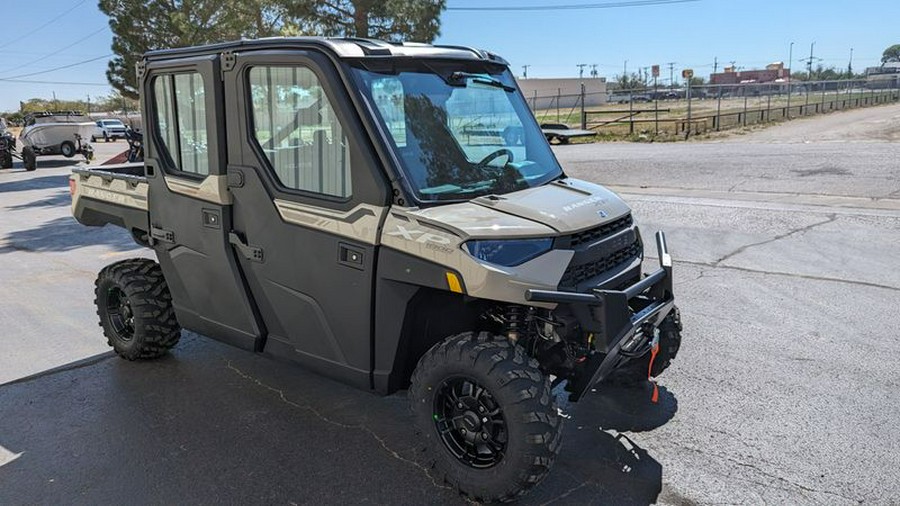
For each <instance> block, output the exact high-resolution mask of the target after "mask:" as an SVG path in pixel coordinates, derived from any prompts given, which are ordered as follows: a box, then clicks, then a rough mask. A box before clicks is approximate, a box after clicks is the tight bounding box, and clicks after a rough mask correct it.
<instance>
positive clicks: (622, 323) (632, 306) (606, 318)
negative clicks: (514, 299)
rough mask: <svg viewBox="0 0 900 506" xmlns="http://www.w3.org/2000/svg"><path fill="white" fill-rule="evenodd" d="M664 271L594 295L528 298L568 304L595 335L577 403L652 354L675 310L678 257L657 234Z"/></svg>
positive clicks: (575, 386)
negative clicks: (636, 360) (610, 377)
mask: <svg viewBox="0 0 900 506" xmlns="http://www.w3.org/2000/svg"><path fill="white" fill-rule="evenodd" d="M656 248H657V252H658V255H659V269H657V270H656V271H654V272H652V273H650V274H648V275H647V276H645V277H644V278H643V279H641V280H640V281H638V282H636V283H634V284H632V285H631V286H628V287H626V288H625V289H623V290H601V289H599V288H594V289H593V290H591V293H574V292H558V291H552V290H527V291H526V292H525V299H526V300H528V301H533V302H549V303H556V304H564V305H567V306H568V307H569V308H570V309H571V311H572V313H573V314H574V315H575V317H576V318H577V319H578V322H579V324H580V325H581V328H582V330H583V331H584V332H588V333H591V334H593V336H594V339H593V343H594V351H595V353H593V354H592V355H591V356H590V357H588V360H587V361H586V363H585V364H584V368H583V369H582V370H581V371H580V372H579V374H577V375H576V377H575V378H573V379H572V380H570V382H569V391H570V392H572V395H571V400H573V401H575V400H578V399H579V398H580V397H581V396H582V395H584V393H585V392H587V391H588V389H590V388H591V387H592V386H594V385H595V384H597V383H598V382H600V381H602V380H603V379H604V378H606V377H607V376H608V375H609V373H610V372H612V371H613V370H614V369H615V368H616V367H617V366H619V365H621V364H623V363H624V362H627V361H628V359H629V358H630V357H635V356H641V355H643V354H644V353H645V352H646V351H648V350H649V348H650V345H651V342H652V340H653V339H654V336H655V333H656V328H657V327H658V326H659V325H660V323H662V321H663V320H664V319H665V318H666V316H668V315H669V313H670V312H671V311H672V309H673V308H674V307H675V296H674V294H673V292H672V257H671V256H670V255H669V251H668V247H667V245H666V236H665V234H663V233H662V232H657V233H656Z"/></svg>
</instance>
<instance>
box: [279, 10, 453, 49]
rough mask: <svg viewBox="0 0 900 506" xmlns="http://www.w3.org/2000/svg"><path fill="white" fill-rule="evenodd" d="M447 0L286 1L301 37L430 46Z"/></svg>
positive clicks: (437, 32) (438, 32) (289, 13)
mask: <svg viewBox="0 0 900 506" xmlns="http://www.w3.org/2000/svg"><path fill="white" fill-rule="evenodd" d="M446 4H447V2H446V0H300V1H290V0H287V1H285V5H286V6H287V9H286V10H287V13H288V15H289V16H290V17H291V20H292V21H293V22H294V23H296V26H297V28H298V29H299V31H300V32H301V33H304V34H307V35H323V36H327V37H369V38H373V39H384V40H391V41H400V40H410V41H416V42H432V41H433V40H434V39H435V38H436V37H437V36H438V35H439V34H440V28H441V22H440V15H441V12H443V10H444V8H445V7H446Z"/></svg>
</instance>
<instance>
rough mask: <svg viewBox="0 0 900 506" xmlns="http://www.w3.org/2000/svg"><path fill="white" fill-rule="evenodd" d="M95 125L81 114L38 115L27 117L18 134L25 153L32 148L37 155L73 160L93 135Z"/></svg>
mask: <svg viewBox="0 0 900 506" xmlns="http://www.w3.org/2000/svg"><path fill="white" fill-rule="evenodd" d="M95 126H96V123H95V122H94V121H92V120H91V118H90V117H88V116H85V115H84V114H81V113H75V112H63V113H37V114H31V115H28V116H26V117H25V128H23V129H22V133H21V134H19V140H21V141H22V145H23V149H24V148H25V147H30V148H31V149H32V150H34V154H35V155H63V156H65V157H69V158H71V157H73V156H75V155H76V154H78V153H80V152H82V150H83V147H84V146H86V145H87V144H88V140H89V139H90V138H91V135H93V133H94V127H95Z"/></svg>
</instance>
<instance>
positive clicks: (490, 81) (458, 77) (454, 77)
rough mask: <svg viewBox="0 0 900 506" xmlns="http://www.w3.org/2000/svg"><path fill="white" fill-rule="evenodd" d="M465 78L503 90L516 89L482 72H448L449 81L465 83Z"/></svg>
mask: <svg viewBox="0 0 900 506" xmlns="http://www.w3.org/2000/svg"><path fill="white" fill-rule="evenodd" d="M465 79H471V80H472V82H473V83H477V84H484V85H487V86H493V87H494V88H500V89H502V90H504V91H516V89H515V88H513V87H512V86H509V85H506V84H503V83H502V82H501V81H500V80H499V79H494V78H492V77H488V76H486V75H484V74H472V73H470V72H454V73H452V74H450V79H449V81H457V82H459V81H463V82H462V84H463V85H465Z"/></svg>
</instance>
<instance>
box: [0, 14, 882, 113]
mask: <svg viewBox="0 0 900 506" xmlns="http://www.w3.org/2000/svg"><path fill="white" fill-rule="evenodd" d="M232 1H238V0H232ZM610 1H613V0H556V1H553V0H448V1H447V5H448V7H449V8H450V9H448V10H447V11H445V12H444V14H443V16H442V18H441V23H442V26H441V35H440V37H439V38H438V40H437V41H436V42H437V43H441V44H459V45H466V46H475V47H480V48H484V49H488V50H490V51H493V52H495V53H497V54H499V55H501V56H503V57H504V58H506V59H507V60H508V61H509V62H510V64H511V67H512V69H513V71H514V72H515V73H516V74H517V75H521V74H522V66H523V65H530V67H529V69H528V75H529V77H575V76H577V75H578V68H577V66H576V65H577V64H579V63H584V64H588V65H591V64H595V65H597V70H598V71H599V73H600V75H601V76H606V77H609V78H612V77H614V76H615V75H617V74H621V73H622V72H623V70H624V68H625V65H626V63H625V62H626V60H627V68H628V72H629V73H630V72H633V71H636V70H637V69H638V68H639V67H649V66H650V65H654V64H660V65H662V66H663V68H667V67H666V65H667V64H668V63H669V62H675V69H676V73H680V70H681V69H684V68H692V69H694V71H695V75H701V76H706V75H708V74H709V73H710V72H712V70H713V62H714V61H715V59H716V58H718V61H719V68H720V69H721V68H722V67H724V66H725V65H730V64H731V62H732V61H733V62H735V64H736V65H737V66H738V67H744V68H745V69H751V68H758V67H763V66H765V65H766V64H767V63H771V62H774V61H787V60H788V55H789V48H790V44H791V42H794V43H795V44H794V51H793V59H794V65H793V66H794V68H795V69H799V68H801V67H803V66H804V64H802V63H800V62H799V59H801V58H806V57H808V56H809V50H810V44H811V43H812V42H815V43H816V45H815V54H814V56H815V57H817V58H822V61H821V63H822V64H823V65H825V66H836V67H838V68H841V69H845V68H846V67H847V63H848V60H849V58H850V48H853V67H854V69H855V70H857V71H859V70H862V69H863V68H864V67H866V66H874V65H877V64H878V63H879V60H880V57H881V53H882V51H884V49H885V48H886V47H888V46H889V45H891V44H898V43H900V28H898V26H900V25H898V21H900V1H897V0H854V1H852V2H850V1H846V0H845V1H838V0H698V1H688V2H685V3H678V4H669V5H655V6H640V7H624V8H602V9H562V8H560V6H562V5H583V4H598V3H609V2H610ZM6 4H10V5H6ZM0 5H2V10H0V23H2V28H0V111H9V110H15V109H18V105H19V101H24V100H27V99H29V98H33V97H40V98H52V97H53V94H54V92H55V93H56V96H57V97H58V98H60V99H76V98H81V99H86V98H87V97H88V96H91V97H97V96H103V95H107V94H109V93H110V92H111V88H110V87H109V86H108V85H107V84H105V83H106V76H105V70H106V60H107V57H106V56H107V55H109V54H110V53H111V50H110V45H111V41H112V33H111V32H110V31H109V29H108V24H107V19H106V16H105V15H104V14H103V13H101V12H100V11H99V10H98V9H97V0H32V1H31V2H28V3H23V2H13V0H0ZM26 5H27V7H28V8H27V9H26V8H22V7H23V6H26ZM548 5H551V6H555V8H554V9H550V10H521V11H466V10H455V9H457V8H466V7H492V6H497V7H511V6H516V7H535V6H548ZM35 13H41V14H40V15H35ZM92 59H96V61H89V62H86V63H81V62H85V61H86V60H92ZM71 64H77V65H73V66H71V67H69V68H66V69H61V70H57V71H54V72H47V73H43V71H45V70H48V69H52V68H56V67H61V66H68V65H71ZM589 70H590V67H588V68H587V69H586V72H589ZM38 72H40V73H39V74H35V75H27V74H34V73H38ZM666 74H667V72H665V71H664V72H663V75H666ZM20 76H21V77H20ZM13 78H16V79H18V80H19V81H52V82H54V84H49V83H40V82H14V81H10V80H9V79H13ZM61 82H70V83H72V82H74V83H79V84H59V83H61Z"/></svg>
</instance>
